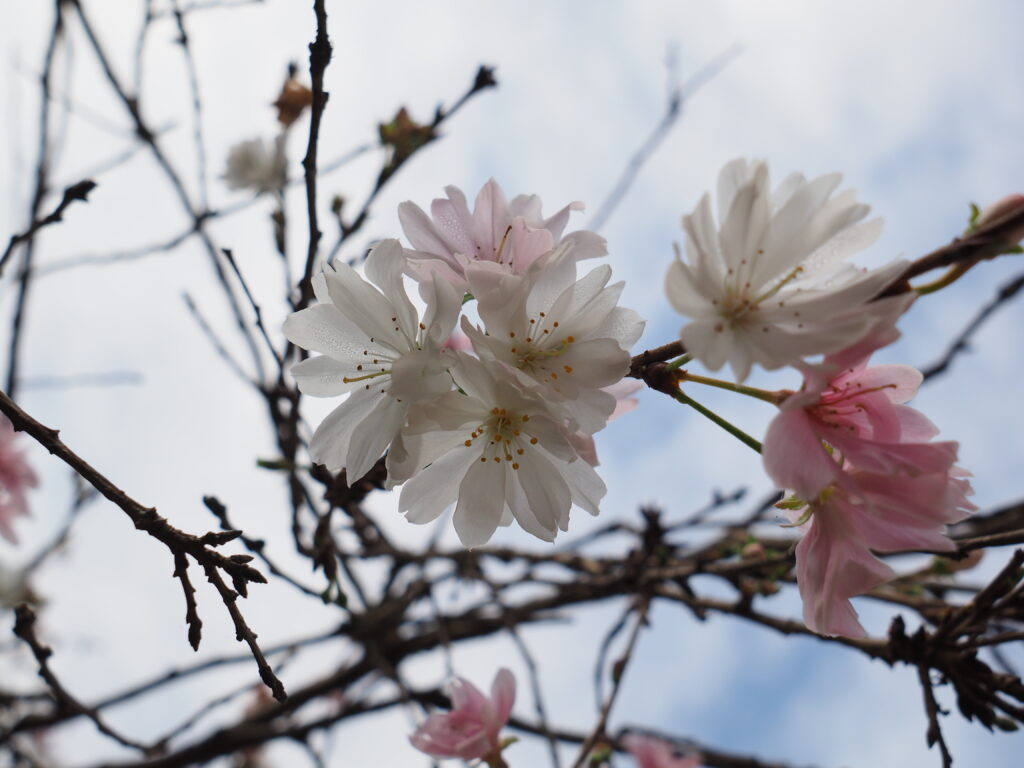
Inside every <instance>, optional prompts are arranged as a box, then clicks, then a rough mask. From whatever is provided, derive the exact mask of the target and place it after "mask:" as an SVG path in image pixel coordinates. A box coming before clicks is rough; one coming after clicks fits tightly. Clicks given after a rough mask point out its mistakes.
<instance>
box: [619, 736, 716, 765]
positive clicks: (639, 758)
mask: <svg viewBox="0 0 1024 768" xmlns="http://www.w3.org/2000/svg"><path fill="white" fill-rule="evenodd" d="M622 746H624V747H625V748H626V751H627V752H629V754H630V755H632V756H633V759H634V760H636V764H637V766H638V768H700V764H701V760H700V755H687V756H686V757H676V756H675V754H673V752H672V748H671V746H670V745H669V744H668V743H667V742H664V741H662V740H660V739H652V738H651V737H649V736H642V735H640V734H637V733H629V734H626V736H624V737H623V739H622Z"/></svg>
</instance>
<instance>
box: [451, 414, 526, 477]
mask: <svg viewBox="0 0 1024 768" xmlns="http://www.w3.org/2000/svg"><path fill="white" fill-rule="evenodd" d="M529 420H530V416H529V415H528V414H516V413H509V412H508V411H507V410H506V409H504V408H492V409H491V415H490V417H488V418H487V419H486V420H485V421H484V422H483V423H481V424H480V425H479V426H478V427H477V428H476V429H474V430H473V432H472V434H471V435H470V437H469V439H468V440H466V441H465V443H464V445H465V446H466V447H467V448H470V447H472V446H473V445H474V444H476V443H477V441H479V440H483V441H485V442H484V445H483V451H482V453H481V454H480V461H484V462H486V461H493V462H495V463H498V464H500V463H501V462H502V461H506V462H508V463H509V464H511V465H512V469H519V462H518V461H516V457H517V456H522V455H523V454H524V453H525V452H526V448H525V445H526V443H527V442H528V443H529V444H530V445H536V444H537V442H538V440H537V438H536V437H526V436H524V435H523V433H522V429H521V428H522V425H523V424H524V423H525V422H527V421H529Z"/></svg>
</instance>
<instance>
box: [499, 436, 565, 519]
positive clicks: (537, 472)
mask: <svg viewBox="0 0 1024 768" xmlns="http://www.w3.org/2000/svg"><path fill="white" fill-rule="evenodd" d="M518 458H519V469H518V470H516V471H514V472H513V480H514V481H518V482H519V484H520V485H521V486H522V488H523V491H524V492H525V493H526V498H527V499H528V500H529V502H530V508H531V509H532V511H533V514H534V516H535V517H536V518H537V522H539V523H540V524H541V526H542V527H544V528H548V529H554V528H555V527H556V526H557V525H558V521H559V520H561V519H562V518H563V517H564V516H566V515H568V513H569V507H570V506H572V499H571V497H570V494H569V486H568V485H567V484H566V482H565V480H564V478H563V477H562V475H561V474H560V473H559V471H558V470H557V469H555V465H554V464H553V463H552V462H551V461H549V460H548V459H547V458H546V457H545V456H544V455H543V454H542V453H541V452H540V451H538V450H535V449H534V450H526V451H524V452H523V455H522V456H520V457H518ZM559 463H560V464H561V463H562V462H559Z"/></svg>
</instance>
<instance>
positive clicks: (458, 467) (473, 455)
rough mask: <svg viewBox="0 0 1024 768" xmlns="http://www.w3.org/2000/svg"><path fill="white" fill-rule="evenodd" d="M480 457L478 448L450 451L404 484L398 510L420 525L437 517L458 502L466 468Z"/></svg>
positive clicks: (411, 521)
mask: <svg viewBox="0 0 1024 768" xmlns="http://www.w3.org/2000/svg"><path fill="white" fill-rule="evenodd" d="M479 460H480V452H479V451H473V450H468V449H463V450H458V449H456V450H453V451H449V452H448V453H447V454H445V455H444V456H443V457H441V458H440V459H438V460H437V461H435V462H434V463H433V464H431V465H430V466H428V467H427V468H426V469H424V470H423V471H421V472H420V473H419V474H418V475H416V477H414V478H412V480H410V481H409V482H407V483H406V484H405V485H404V486H403V487H402V494H401V496H400V497H399V500H398V509H399V511H400V512H404V513H405V516H406V518H407V519H408V520H409V522H410V523H416V524H417V525H422V524H424V523H429V522H430V521H431V520H435V519H436V518H437V517H438V515H440V514H441V513H442V512H444V511H445V510H446V509H447V508H448V507H449V506H451V505H452V504H454V503H455V499H456V497H457V496H458V495H459V484H460V483H461V482H462V478H463V477H464V476H465V474H466V470H467V469H468V468H469V466H470V465H471V464H473V463H474V462H479Z"/></svg>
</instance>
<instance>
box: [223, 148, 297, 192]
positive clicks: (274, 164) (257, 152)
mask: <svg viewBox="0 0 1024 768" xmlns="http://www.w3.org/2000/svg"><path fill="white" fill-rule="evenodd" d="M287 162H288V161H287V158H286V157H285V153H284V136H283V135H282V136H278V137H277V138H276V139H274V141H272V142H268V141H265V140H263V139H249V140H248V141H243V142H240V143H238V144H235V146H233V147H232V148H231V151H230V152H229V153H228V162H227V169H226V170H225V172H224V181H225V182H226V183H227V185H228V189H248V190H251V191H252V192H255V193H256V194H258V195H259V194H263V193H264V192H273V191H274V190H276V189H280V188H281V187H282V186H283V185H284V183H285V179H286V177H287V171H288V169H287Z"/></svg>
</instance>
